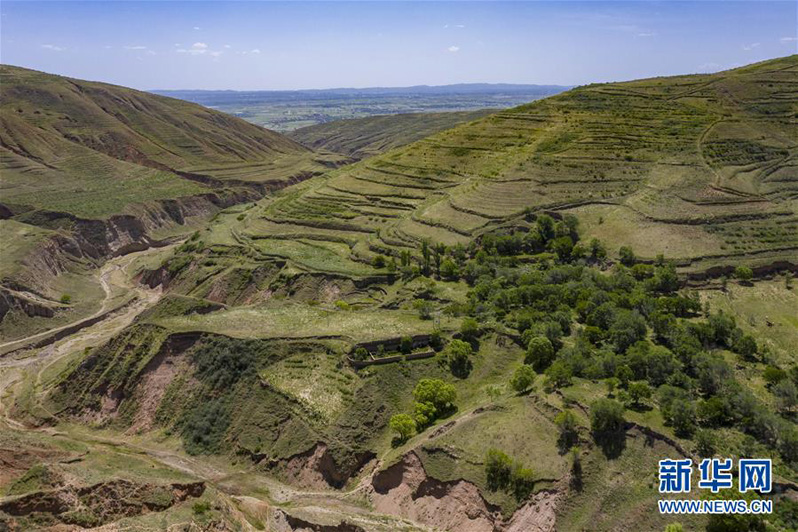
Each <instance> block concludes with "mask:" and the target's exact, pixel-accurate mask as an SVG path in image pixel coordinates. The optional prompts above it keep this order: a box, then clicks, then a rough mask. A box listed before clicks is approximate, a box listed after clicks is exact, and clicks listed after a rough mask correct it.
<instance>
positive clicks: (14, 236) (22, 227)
mask: <svg viewBox="0 0 798 532" xmlns="http://www.w3.org/2000/svg"><path fill="white" fill-rule="evenodd" d="M53 234H54V233H53V232H52V231H50V230H47V229H43V228H40V227H36V226H34V225H29V224H24V223H20V222H17V221H15V220H0V279H4V278H6V277H9V276H12V275H14V274H15V273H17V272H18V271H19V270H20V268H22V260H23V259H24V258H25V257H26V256H27V255H28V254H29V253H30V252H31V251H33V250H34V249H36V247H37V245H38V244H41V243H42V242H44V241H45V240H47V239H48V238H49V237H51V236H52V235H53Z"/></svg>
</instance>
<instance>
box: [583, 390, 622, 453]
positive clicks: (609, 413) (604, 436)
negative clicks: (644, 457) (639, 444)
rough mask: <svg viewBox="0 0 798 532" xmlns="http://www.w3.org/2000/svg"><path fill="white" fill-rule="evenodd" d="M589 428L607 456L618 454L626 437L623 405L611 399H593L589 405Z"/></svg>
mask: <svg viewBox="0 0 798 532" xmlns="http://www.w3.org/2000/svg"><path fill="white" fill-rule="evenodd" d="M590 430H591V432H592V433H593V439H594V440H595V441H596V443H597V444H598V446H599V447H601V449H602V451H603V452H604V454H605V455H606V456H607V457H609V458H615V457H617V456H619V455H620V454H621V451H622V450H623V448H624V445H625V439H626V419H625V418H624V409H623V405H621V404H620V403H619V402H617V401H614V400H612V399H598V400H596V401H594V402H593V403H592V404H591V405H590Z"/></svg>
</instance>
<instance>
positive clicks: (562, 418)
mask: <svg viewBox="0 0 798 532" xmlns="http://www.w3.org/2000/svg"><path fill="white" fill-rule="evenodd" d="M554 423H555V424H556V425H557V427H558V428H559V429H560V436H559V438H558V439H557V446H558V447H559V448H560V451H562V452H565V451H567V450H568V449H570V448H571V447H573V446H574V445H576V444H577V443H578V442H579V430H578V429H579V426H578V425H577V421H576V415H575V414H574V413H573V411H571V410H569V409H567V408H566V409H565V410H563V411H562V412H560V413H559V414H557V415H556V416H555V418H554Z"/></svg>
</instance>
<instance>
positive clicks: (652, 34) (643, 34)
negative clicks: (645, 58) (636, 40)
mask: <svg viewBox="0 0 798 532" xmlns="http://www.w3.org/2000/svg"><path fill="white" fill-rule="evenodd" d="M656 35H657V32H656V31H641V32H640V33H638V34H637V36H638V37H655V36H656Z"/></svg>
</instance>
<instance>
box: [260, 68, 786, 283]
mask: <svg viewBox="0 0 798 532" xmlns="http://www.w3.org/2000/svg"><path fill="white" fill-rule="evenodd" d="M797 93H798V56H791V57H786V58H782V59H777V60H773V61H767V62H764V63H759V64H756V65H752V66H749V67H745V68H740V69H737V70H731V71H728V72H722V73H719V74H713V75H694V76H681V77H672V78H654V79H649V80H641V81H632V82H625V83H612V84H602V85H590V86H585V87H580V88H577V89H574V90H571V91H568V92H565V93H563V94H560V95H556V96H553V97H550V98H547V99H544V100H541V101H538V102H534V103H531V104H529V105H525V106H521V107H517V108H515V109H511V110H509V111H503V112H500V113H497V114H495V115H491V116H489V117H486V118H483V119H481V120H478V121H475V122H471V123H468V124H464V125H461V126H458V127H456V128H454V129H450V130H447V131H444V132H441V133H438V134H436V135H433V136H431V137H429V138H426V139H424V140H421V141H419V142H416V143H414V144H411V145H409V146H406V147H403V148H399V149H396V150H392V151H390V152H387V153H384V154H382V155H380V156H378V157H373V158H370V159H368V160H365V161H361V162H360V163H358V164H355V165H352V166H348V167H346V168H344V169H341V170H338V171H335V172H332V173H330V174H329V175H328V176H327V177H325V178H323V179H319V180H316V181H314V182H313V183H312V184H309V185H308V186H306V187H302V188H299V189H294V190H292V191H291V192H290V193H287V194H286V195H284V196H283V197H282V198H280V199H279V200H278V201H275V202H274V203H272V204H270V205H268V207H267V208H266V209H265V210H264V212H263V214H262V215H261V216H260V217H259V218H258V221H257V222H255V223H253V224H252V226H251V227H249V228H247V229H246V232H247V233H249V234H252V235H253V236H254V237H257V238H267V237H277V238H280V237H283V236H285V235H286V234H288V232H298V233H302V234H304V235H306V236H307V237H308V238H313V239H317V240H318V239H321V240H324V239H329V236H328V235H327V233H325V232H324V231H325V230H335V231H336V232H337V234H338V235H339V236H344V237H346V238H347V239H349V240H350V241H352V242H353V246H352V256H353V257H356V258H357V259H359V260H366V261H369V260H371V258H372V257H374V256H375V255H376V254H380V253H383V254H385V253H388V254H393V255H398V253H399V252H400V251H401V250H402V249H410V248H416V247H418V245H419V243H420V242H421V240H423V239H429V240H430V241H432V242H441V243H444V244H446V245H453V244H456V243H466V242H468V241H469V240H470V239H472V238H473V237H474V236H476V235H478V234H479V233H480V232H482V231H484V230H485V229H487V228H490V227H494V226H496V225H497V224H501V223H502V222H503V221H506V220H509V219H512V218H514V217H517V216H519V215H521V214H522V213H523V212H524V211H527V210H530V211H540V210H558V211H561V212H564V213H565V212H570V213H574V214H576V215H577V216H579V217H580V218H582V219H584V220H589V221H590V222H595V223H591V224H590V226H591V229H590V230H591V231H595V232H596V234H601V235H602V237H603V238H604V239H605V240H606V241H607V243H608V245H609V248H610V249H611V251H612V252H616V251H617V249H618V248H619V247H620V246H621V245H631V246H632V247H633V249H634V250H636V251H637V252H638V253H639V254H640V255H642V256H644V257H647V258H654V257H655V256H656V255H658V254H660V253H662V254H665V255H666V256H667V257H669V258H674V259H678V260H679V261H680V265H682V266H683V267H685V268H690V269H701V268H702V267H709V266H717V265H723V263H724V261H729V262H739V261H743V262H750V263H751V264H752V265H761V264H763V263H768V262H773V261H774V260H776V259H778V258H784V257H795V253H796V246H798V240H796V238H798V217H797V216H796V212H797V211H796V209H798V207H796V205H797V203H796V201H797V200H798V192H797V190H798V182H797V181H796V175H797V174H798V173H797V172H796V164H797V163H796V154H797V153H798V152H797V151H796V150H797V149H798V143H797V142H796V139H798V129H797V126H796V124H795V114H796V112H797V110H798V104H796V101H797V100H798V99H797V98H796V94H797ZM333 220H334V221H333Z"/></svg>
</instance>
